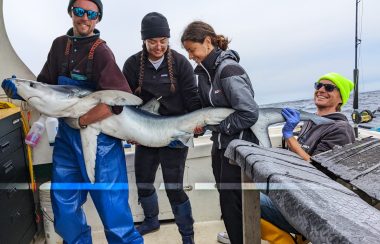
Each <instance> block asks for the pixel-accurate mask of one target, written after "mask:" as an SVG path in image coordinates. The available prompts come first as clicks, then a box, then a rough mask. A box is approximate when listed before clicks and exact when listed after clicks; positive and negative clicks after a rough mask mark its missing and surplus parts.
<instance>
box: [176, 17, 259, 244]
mask: <svg viewBox="0 0 380 244" xmlns="http://www.w3.org/2000/svg"><path fill="white" fill-rule="evenodd" d="M181 42H182V44H183V47H184V48H185V49H186V51H187V52H188V54H189V58H190V59H192V60H194V61H195V62H196V63H197V64H198V66H197V67H196V68H195V70H194V72H195V74H196V75H197V76H198V90H199V94H200V96H201V101H202V105H203V107H227V108H233V109H234V110H235V112H234V113H232V114H230V115H229V116H228V117H227V118H225V119H224V120H223V121H222V122H221V123H220V124H219V125H217V126H212V127H211V126H210V127H209V128H210V129H212V130H213V132H212V137H211V140H212V141H213V146H212V151H211V157H212V169H213V174H214V177H215V181H216V183H217V188H218V191H219V197H220V206H221V210H222V217H223V221H224V225H225V226H226V229H227V233H228V236H229V237H230V241H231V243H232V244H243V227H242V198H241V169H240V167H239V166H237V165H231V164H230V163H229V159H228V158H226V157H224V152H225V149H226V147H227V145H228V144H229V142H230V141H232V140H233V139H244V140H247V141H251V142H255V143H257V144H258V140H257V138H256V137H255V135H254V134H253V133H252V131H251V130H250V127H251V126H252V125H253V124H255V122H256V121H257V119H258V115H259V108H258V106H257V104H256V102H255V100H254V91H253V88H252V84H251V81H250V79H249V77H248V75H247V73H246V72H245V70H244V69H243V68H242V67H241V66H240V65H239V63H238V62H239V59H240V58H239V55H238V53H237V52H235V51H233V50H227V48H228V44H229V40H228V39H227V38H225V37H224V36H223V35H217V34H216V33H215V31H214V29H213V28H212V27H211V26H210V25H209V24H207V23H204V22H202V21H195V22H192V23H190V24H189V25H188V26H187V27H186V28H185V31H184V33H183V35H182V38H181ZM218 240H219V241H228V237H227V235H223V233H222V234H219V235H218ZM224 243H229V242H224Z"/></svg>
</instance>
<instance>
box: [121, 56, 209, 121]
mask: <svg viewBox="0 0 380 244" xmlns="http://www.w3.org/2000/svg"><path fill="white" fill-rule="evenodd" d="M171 51H172V54H173V66H174V77H175V79H176V85H175V92H171V91H170V85H171V81H170V79H169V70H168V61H167V56H166V55H165V58H164V60H163V61H162V63H161V65H160V67H158V69H157V70H156V69H155V68H154V66H153V65H152V63H151V62H150V61H149V60H148V59H146V60H145V63H144V79H143V83H142V90H141V94H139V97H140V98H141V99H142V100H143V102H144V104H145V103H146V102H148V101H150V100H151V99H153V98H155V99H157V98H159V97H162V98H161V99H160V100H159V102H160V108H159V110H158V112H159V113H160V114H161V115H180V114H185V113H187V112H191V111H194V110H197V109H200V108H201V102H200V98H199V95H198V91H197V86H196V83H195V77H194V73H193V68H192V66H191V64H190V62H189V61H188V60H187V59H186V58H185V56H183V55H182V54H179V53H178V52H176V51H174V50H173V49H172V50H171ZM141 52H142V51H140V52H138V53H136V54H134V55H132V56H131V57H129V58H128V59H127V61H125V64H124V67H123V74H124V76H125V77H126V78H127V81H128V83H129V86H130V87H131V89H132V92H135V90H136V89H137V87H138V80H139V72H140V56H141Z"/></svg>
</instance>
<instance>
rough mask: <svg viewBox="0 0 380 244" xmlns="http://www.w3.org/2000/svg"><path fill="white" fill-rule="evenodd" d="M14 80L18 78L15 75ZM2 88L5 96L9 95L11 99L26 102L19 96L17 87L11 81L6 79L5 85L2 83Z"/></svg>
mask: <svg viewBox="0 0 380 244" xmlns="http://www.w3.org/2000/svg"><path fill="white" fill-rule="evenodd" d="M12 78H16V76H14V75H13V76H12ZM1 87H2V88H3V89H4V92H5V94H7V96H8V97H9V98H12V99H18V100H24V99H23V98H22V97H20V95H18V94H17V88H16V85H15V84H14V83H13V81H12V80H11V79H4V80H3V83H1Z"/></svg>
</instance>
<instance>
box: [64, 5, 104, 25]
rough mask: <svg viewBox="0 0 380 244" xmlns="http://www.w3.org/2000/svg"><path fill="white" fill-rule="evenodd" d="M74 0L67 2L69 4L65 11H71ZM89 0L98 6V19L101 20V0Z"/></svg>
mask: <svg viewBox="0 0 380 244" xmlns="http://www.w3.org/2000/svg"><path fill="white" fill-rule="evenodd" d="M75 1H76V0H70V2H69V6H68V7H67V12H68V13H69V14H70V13H71V7H72V6H73V4H74V3H75ZM90 1H91V2H93V3H95V4H96V6H98V9H99V13H100V16H99V21H101V20H102V17H103V4H102V1H101V0H90Z"/></svg>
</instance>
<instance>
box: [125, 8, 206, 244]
mask: <svg viewBox="0 0 380 244" xmlns="http://www.w3.org/2000/svg"><path fill="white" fill-rule="evenodd" d="M169 37H170V29H169V25H168V22H167V19H166V18H165V16H163V15H162V14H160V13H156V12H152V13H148V14H147V15H146V16H145V17H144V18H143V19H142V22H141V39H142V40H143V50H142V51H140V52H138V53H136V54H134V55H132V56H131V57H129V58H128V59H127V61H126V62H125V64H124V68H123V73H124V75H125V77H126V78H127V80H128V82H129V85H130V87H131V89H132V91H133V92H134V94H135V95H137V96H139V97H140V98H141V99H142V100H143V102H144V104H145V103H147V102H148V101H150V100H151V99H157V100H158V101H159V103H160V107H159V110H158V112H159V114H160V115H166V116H168V115H171V116H173V115H182V114H185V113H188V112H191V111H194V110H197V109H200V108H201V103H200V99H199V96H198V93H197V87H196V83H195V79H194V75H193V69H192V66H191V64H190V63H189V61H187V60H186V58H185V57H184V56H183V55H181V54H179V53H177V52H176V51H174V50H172V49H170V47H169ZM187 152H188V147H185V146H184V145H183V144H182V143H181V142H180V141H176V140H174V141H173V142H172V143H170V144H169V146H166V147H158V148H152V147H146V146H142V145H136V150H135V175H136V182H137V189H138V198H139V202H140V203H141V206H142V208H143V210H144V215H145V219H144V221H143V223H142V224H141V225H140V226H138V227H137V230H138V231H139V232H140V234H141V235H145V234H147V233H150V232H152V231H155V230H158V229H159V228H160V223H159V221H158V214H159V208H158V199H157V194H156V190H155V188H154V186H153V183H154V180H155V176H156V171H157V168H158V166H159V164H161V169H162V174H163V179H164V183H165V189H166V194H167V196H168V198H169V202H170V204H171V207H172V211H173V214H174V217H175V222H176V224H177V226H178V230H179V232H180V234H181V236H182V242H183V243H189V244H191V243H194V231H193V222H194V220H193V217H192V211H191V205H190V201H189V198H188V196H187V195H186V193H185V191H184V190H183V175H184V170H185V161H186V157H187Z"/></svg>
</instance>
